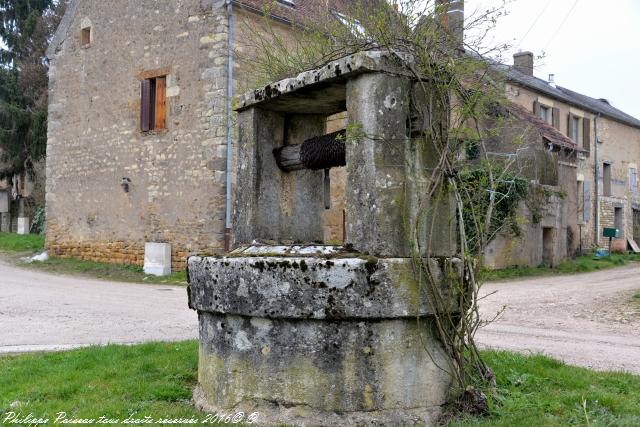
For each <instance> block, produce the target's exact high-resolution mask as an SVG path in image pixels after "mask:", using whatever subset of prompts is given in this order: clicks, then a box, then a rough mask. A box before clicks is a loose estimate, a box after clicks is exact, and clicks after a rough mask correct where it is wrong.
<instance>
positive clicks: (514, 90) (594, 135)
mask: <svg viewBox="0 0 640 427" xmlns="http://www.w3.org/2000/svg"><path fill="white" fill-rule="evenodd" d="M504 69H505V71H506V73H507V84H506V93H507V97H508V98H509V99H510V100H511V101H512V102H514V103H516V104H519V105H521V106H522V107H524V108H525V109H527V110H528V111H530V112H533V113H534V114H535V115H537V116H538V117H540V118H541V119H542V120H544V121H545V122H546V123H547V124H549V125H551V126H553V127H554V128H555V129H557V130H559V131H560V132H562V133H563V134H564V135H565V136H567V137H569V138H571V139H572V140H573V141H574V142H575V143H577V145H578V147H579V148H580V150H579V152H578V157H577V162H576V166H575V167H576V180H575V183H574V186H575V188H576V192H577V201H576V203H575V205H574V206H573V208H572V209H571V211H569V212H567V215H571V216H573V217H575V218H577V234H576V236H577V239H576V240H577V241H578V242H579V246H578V250H579V251H582V252H587V251H589V250H591V249H593V248H596V247H606V245H607V241H608V239H606V238H604V237H602V231H603V228H605V227H614V228H618V229H619V230H620V238H619V239H615V240H614V248H616V249H617V250H626V249H627V246H628V244H629V242H628V240H631V239H635V240H636V241H638V240H640V192H639V191H638V167H639V165H640V120H638V119H636V118H634V117H632V116H630V115H629V114H626V113H624V112H623V111H620V110H619V109H617V108H615V107H614V106H613V105H611V104H610V103H609V101H607V100H606V99H604V98H601V99H596V98H592V97H589V96H586V95H583V94H580V93H577V92H575V91H572V90H569V89H566V88H564V87H560V86H558V85H556V84H555V83H554V81H553V76H550V79H549V80H543V79H540V78H537V77H535V76H534V75H533V70H534V61H533V54H532V53H531V52H522V53H518V54H516V55H514V66H513V67H504Z"/></svg>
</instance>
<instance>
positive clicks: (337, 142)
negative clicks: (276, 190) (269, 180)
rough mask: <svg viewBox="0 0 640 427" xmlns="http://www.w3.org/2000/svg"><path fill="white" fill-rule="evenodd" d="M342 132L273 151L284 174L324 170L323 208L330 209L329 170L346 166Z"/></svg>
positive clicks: (343, 132)
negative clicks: (307, 170) (304, 170)
mask: <svg viewBox="0 0 640 427" xmlns="http://www.w3.org/2000/svg"><path fill="white" fill-rule="evenodd" d="M345 135H346V132H345V131H344V130H341V131H338V132H333V133H330V134H327V135H322V136H316V137H313V138H310V139H307V140H306V141H304V142H303V143H302V144H295V145H285V146H283V147H280V148H276V149H275V150H273V155H274V156H275V159H276V163H277V164H278V167H279V168H280V169H281V170H282V171H284V172H292V171H297V170H302V169H310V170H324V207H325V209H331V176H330V173H329V171H330V169H331V168H335V167H341V166H346V164H347V159H346V151H345V144H344V138H345Z"/></svg>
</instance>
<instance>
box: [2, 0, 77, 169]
mask: <svg viewBox="0 0 640 427" xmlns="http://www.w3.org/2000/svg"><path fill="white" fill-rule="evenodd" d="M64 6H65V3H64V1H56V0H0V38H1V39H2V42H3V44H4V46H3V48H2V50H0V179H4V178H11V177H13V176H15V175H24V174H25V173H32V172H33V164H34V163H35V162H36V161H38V160H41V159H42V158H44V156H45V153H46V137H47V124H46V123H47V83H48V81H47V69H48V62H47V59H46V56H45V52H46V49H47V46H48V44H49V41H50V40H51V37H52V36H53V33H54V32H55V30H56V28H57V25H58V24H59V22H60V18H61V17H62V13H63V10H64Z"/></svg>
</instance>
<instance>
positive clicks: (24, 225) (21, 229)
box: [18, 217, 29, 234]
mask: <svg viewBox="0 0 640 427" xmlns="http://www.w3.org/2000/svg"><path fill="white" fill-rule="evenodd" d="M18 234H29V218H28V217H19V218H18Z"/></svg>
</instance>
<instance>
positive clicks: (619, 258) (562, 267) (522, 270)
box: [481, 254, 640, 281]
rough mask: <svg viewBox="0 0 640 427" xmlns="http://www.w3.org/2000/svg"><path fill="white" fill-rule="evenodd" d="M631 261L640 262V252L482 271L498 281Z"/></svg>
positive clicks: (576, 271) (596, 267) (589, 270)
mask: <svg viewBox="0 0 640 427" xmlns="http://www.w3.org/2000/svg"><path fill="white" fill-rule="evenodd" d="M629 262H640V254H613V255H611V256H610V257H605V258H601V259H594V257H593V256H592V255H585V256H581V257H578V258H576V259H573V260H568V261H564V262H562V263H561V264H559V265H557V266H556V267H509V268H505V269H502V270H484V271H482V272H481V278H482V279H483V280H487V281H496V280H508V279H518V278H523V277H536V276H551V275H555V274H575V273H588V272H591V271H598V270H605V269H608V268H613V267H621V266H623V265H625V264H627V263H629Z"/></svg>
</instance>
